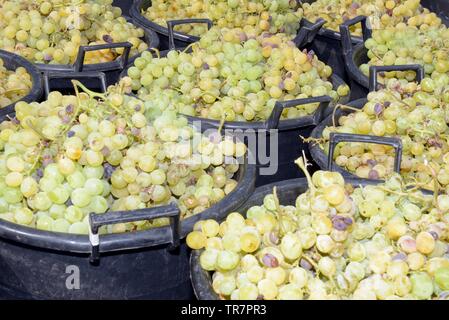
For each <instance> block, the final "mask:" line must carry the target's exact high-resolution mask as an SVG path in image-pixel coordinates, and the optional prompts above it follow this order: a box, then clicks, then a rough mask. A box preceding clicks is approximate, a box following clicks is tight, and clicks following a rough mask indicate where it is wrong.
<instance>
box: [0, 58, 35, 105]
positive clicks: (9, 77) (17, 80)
mask: <svg viewBox="0 0 449 320" xmlns="http://www.w3.org/2000/svg"><path fill="white" fill-rule="evenodd" d="M32 85H33V84H32V79H31V76H30V75H29V73H28V72H27V71H26V69H25V68H23V67H19V68H17V69H16V70H8V69H6V68H5V66H4V65H3V60H2V59H1V58H0V108H3V107H6V106H7V105H10V104H11V103H13V102H16V101H18V100H20V99H21V98H23V97H24V96H26V95H27V94H28V93H29V92H30V90H31V87H32Z"/></svg>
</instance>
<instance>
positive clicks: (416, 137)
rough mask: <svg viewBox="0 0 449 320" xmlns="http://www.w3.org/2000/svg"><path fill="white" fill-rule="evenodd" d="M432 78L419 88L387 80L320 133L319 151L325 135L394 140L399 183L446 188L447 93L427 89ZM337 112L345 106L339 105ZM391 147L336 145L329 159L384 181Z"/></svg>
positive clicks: (325, 143)
mask: <svg viewBox="0 0 449 320" xmlns="http://www.w3.org/2000/svg"><path fill="white" fill-rule="evenodd" d="M431 82H432V80H431V79H430V78H425V79H424V80H423V82H422V84H421V85H419V86H418V85H417V84H416V83H406V84H405V83H402V84H401V83H400V82H398V81H394V80H390V85H389V87H388V88H386V89H383V90H379V91H376V92H371V93H370V94H369V95H368V102H367V103H366V104H365V105H364V106H363V108H362V109H360V110H356V111H355V112H352V113H350V114H348V115H344V116H342V117H340V118H339V120H338V123H337V122H336V123H334V125H332V126H328V127H326V128H325V129H324V130H323V140H322V141H320V142H321V147H322V148H324V149H325V151H326V152H327V150H328V140H329V135H330V133H331V132H339V133H353V134H362V135H363V134H365V135H373V136H379V137H383V136H392V137H400V138H401V140H402V145H403V151H402V155H403V156H402V162H401V174H402V175H403V176H404V178H405V180H406V181H407V182H409V183H414V184H415V185H420V186H422V187H423V188H427V189H433V190H435V187H436V185H435V183H436V182H438V186H437V188H438V189H446V191H447V190H448V187H449V144H448V139H447V137H449V127H448V125H447V119H449V117H448V116H449V91H445V92H443V93H442V94H440V93H436V92H434V91H433V85H429V83H431ZM341 108H342V110H345V108H348V107H346V106H341ZM394 153H395V151H394V149H393V148H392V147H389V146H386V145H380V144H372V143H340V144H338V145H337V147H336V150H335V154H334V160H335V162H336V164H337V165H338V166H340V167H342V168H343V169H345V170H347V171H349V172H351V173H353V174H355V175H357V176H358V177H361V178H372V179H384V178H386V177H388V176H389V175H390V174H391V173H392V172H393V166H394Z"/></svg>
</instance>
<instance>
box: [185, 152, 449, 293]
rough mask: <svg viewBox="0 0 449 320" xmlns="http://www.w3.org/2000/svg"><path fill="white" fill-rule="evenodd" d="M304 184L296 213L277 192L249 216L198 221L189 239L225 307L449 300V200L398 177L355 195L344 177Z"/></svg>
mask: <svg viewBox="0 0 449 320" xmlns="http://www.w3.org/2000/svg"><path fill="white" fill-rule="evenodd" d="M297 163H298V164H299V165H300V166H301V168H303V170H304V171H305V172H306V169H305V167H306V164H304V161H303V160H302V159H301V160H299V161H297ZM306 176H307V181H308V186H309V188H308V190H307V191H306V192H305V193H303V194H301V195H299V196H298V197H297V199H296V203H295V205H294V206H292V205H282V204H280V203H279V200H278V198H277V195H276V190H274V193H273V194H269V195H267V196H265V198H264V200H263V203H261V204H260V205H256V206H253V207H251V208H249V209H248V211H247V212H246V213H245V216H246V218H245V217H244V216H243V215H241V214H240V213H238V212H233V213H230V214H229V215H228V217H227V218H226V219H225V221H223V222H221V223H220V224H219V223H218V222H216V221H214V220H205V221H200V222H198V223H197V224H196V225H195V230H194V231H193V232H191V233H190V234H189V235H188V236H187V244H188V245H189V246H190V247H191V248H193V249H196V250H200V249H202V252H201V255H200V258H199V263H200V264H201V267H202V268H203V269H204V270H207V271H210V272H213V275H212V287H213V290H214V291H215V292H216V293H217V294H218V295H219V296H220V298H221V299H232V300H240V299H241V300H255V299H265V300H271V299H281V300H284V299H285V300H293V299H309V300H313V299H320V300H325V299H382V300H384V299H435V298H437V297H439V296H440V297H441V299H444V296H445V291H447V290H448V289H449V255H448V251H447V250H448V240H449V215H448V212H449V196H447V195H441V196H438V198H437V200H436V201H435V203H434V202H433V201H434V199H433V197H432V196H425V195H423V194H422V193H420V192H416V191H406V189H405V188H404V187H403V185H402V181H401V178H400V177H399V176H395V177H393V178H391V179H390V180H389V181H387V182H386V183H385V184H381V185H376V186H366V187H357V188H356V189H354V187H352V186H350V185H346V186H345V181H344V180H343V177H342V176H341V175H340V174H339V173H335V172H327V171H317V172H315V173H314V174H313V176H312V177H311V176H310V175H309V174H308V173H306Z"/></svg>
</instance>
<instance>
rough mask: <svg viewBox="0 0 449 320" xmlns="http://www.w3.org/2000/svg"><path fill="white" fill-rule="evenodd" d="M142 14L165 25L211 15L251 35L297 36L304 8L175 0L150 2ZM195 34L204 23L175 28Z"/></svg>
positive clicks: (281, 2)
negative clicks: (281, 34)
mask: <svg viewBox="0 0 449 320" xmlns="http://www.w3.org/2000/svg"><path fill="white" fill-rule="evenodd" d="M143 15H144V16H145V17H146V18H148V19H149V20H151V21H154V22H155V23H157V24H159V25H162V26H164V27H165V26H166V22H167V21H169V20H174V19H186V18H208V19H210V20H212V21H213V23H214V25H216V26H218V27H220V28H224V27H227V28H241V29H243V30H244V31H245V32H247V33H248V34H251V35H259V34H261V33H262V32H264V31H269V32H270V33H278V32H283V33H287V34H289V35H290V36H294V35H296V32H297V31H298V29H299V22H300V21H301V18H302V9H301V8H300V7H299V6H298V4H297V2H296V1H290V0H275V1H271V0H270V1H268V0H250V1H249V0H195V1H186V0H176V1H170V2H167V1H163V0H156V1H152V2H151V7H149V8H148V9H147V10H146V11H145V12H143ZM175 30H176V31H181V32H184V33H188V34H191V35H195V36H202V35H203V34H204V33H205V32H206V31H207V28H206V26H205V25H204V24H188V25H181V26H177V27H176V28H175Z"/></svg>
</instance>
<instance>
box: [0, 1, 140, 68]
mask: <svg viewBox="0 0 449 320" xmlns="http://www.w3.org/2000/svg"><path fill="white" fill-rule="evenodd" d="M111 3H112V0H95V1H94V0H81V1H75V0H73V1H65V0H37V1H27V0H5V1H2V2H1V3H0V48H1V49H4V50H7V51H10V52H14V53H16V54H19V55H21V56H23V57H25V58H26V59H28V60H30V61H32V62H36V63H45V64H70V63H73V62H75V59H76V56H77V54H78V49H79V47H80V46H84V45H94V44H104V43H112V42H124V41H129V42H130V43H131V44H132V49H131V54H133V55H134V54H137V53H139V52H142V51H144V50H146V49H147V47H148V46H147V44H146V43H145V42H143V41H142V40H141V39H140V38H142V37H143V36H144V31H143V30H142V29H140V28H136V27H135V26H134V25H132V24H131V23H128V22H127V21H126V19H125V18H123V17H121V9H120V8H117V7H113V6H112V5H111ZM122 52H123V48H118V49H105V50H99V51H90V52H87V53H86V56H85V60H84V62H85V63H87V64H92V63H103V62H109V61H113V60H114V59H115V58H116V57H117V56H118V55H119V54H121V53H122Z"/></svg>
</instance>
